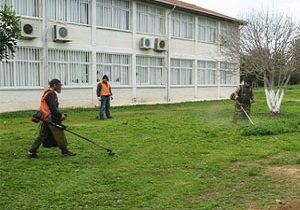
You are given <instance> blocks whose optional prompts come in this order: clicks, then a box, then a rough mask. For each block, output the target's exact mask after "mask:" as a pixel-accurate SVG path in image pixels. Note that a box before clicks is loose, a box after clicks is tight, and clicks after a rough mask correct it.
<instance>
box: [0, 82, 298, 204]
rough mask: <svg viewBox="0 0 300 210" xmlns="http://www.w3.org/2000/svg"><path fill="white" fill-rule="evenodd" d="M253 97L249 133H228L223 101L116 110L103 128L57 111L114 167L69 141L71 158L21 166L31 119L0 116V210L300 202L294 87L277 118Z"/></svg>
mask: <svg viewBox="0 0 300 210" xmlns="http://www.w3.org/2000/svg"><path fill="white" fill-rule="evenodd" d="M62 94H63V92H62ZM255 94H256V103H255V104H253V106H252V116H251V117H252V119H253V121H254V123H255V125H254V126H252V125H251V124H250V123H249V122H247V121H245V122H242V123H239V124H233V123H232V116H233V108H234V104H233V103H234V102H233V101H230V100H221V101H205V102H193V103H180V104H167V105H141V106H128V107H114V108H112V114H113V119H111V120H106V121H99V120H97V119H96V118H95V117H96V115H97V114H98V111H97V110H96V109H66V110H64V112H66V113H67V114H68V117H69V119H68V120H67V121H66V122H65V125H67V126H68V129H69V130H71V131H74V132H76V133H79V134H81V135H83V136H85V137H87V138H89V139H91V140H93V141H95V142H97V143H99V144H102V145H104V146H107V147H109V148H112V149H113V151H114V152H116V153H117V155H116V156H115V157H110V156H108V155H107V153H106V151H105V150H102V149H101V148H99V147H97V146H95V145H93V144H91V143H89V142H87V141H85V140H83V139H80V138H78V137H76V136H74V135H72V134H70V133H66V135H67V139H68V141H69V148H70V150H71V151H74V152H76V153H77V156H74V157H62V156H61V155H60V151H59V150H58V149H57V148H52V149H47V148H42V147H41V148H40V150H39V152H40V154H39V158H37V159H28V158H27V157H26V152H27V150H28V148H29V147H30V145H31V144H32V142H33V140H34V138H35V137H36V135H37V133H38V125H37V124H34V123H32V122H31V114H32V112H29V111H27V112H15V113H2V114H0V142H1V151H0V156H1V165H0V169H1V174H0V175H1V181H0V185H1V196H0V209H13V210H14V209H51V210H52V209H86V210H90V209H105V210H106V209H155V210H157V209H170V210H171V209H172V210H174V209H180V210H182V209H203V210H204V209H205V210H215V209H216V210H218V209H220V210H242V209H250V208H257V209H258V208H263V209H270V208H271V207H272V206H273V205H274V203H275V200H276V199H282V200H285V201H292V200H295V199H299V198H300V181H299V180H300V176H299V173H300V172H299V171H300V141H299V139H300V112H299V110H300V106H299V105H300V86H291V87H289V89H288V90H287V92H286V97H285V99H284V101H283V104H282V109H281V114H280V115H278V116H270V115H269V114H268V109H267V106H266V102H265V101H264V94H263V90H262V89H259V90H255ZM115 100H117V99H115ZM37 103H38V102H37ZM292 172H294V173H292Z"/></svg>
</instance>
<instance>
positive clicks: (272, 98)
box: [265, 87, 284, 115]
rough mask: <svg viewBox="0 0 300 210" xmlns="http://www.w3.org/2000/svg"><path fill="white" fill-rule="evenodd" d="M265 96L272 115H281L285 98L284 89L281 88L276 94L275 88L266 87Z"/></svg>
mask: <svg viewBox="0 0 300 210" xmlns="http://www.w3.org/2000/svg"><path fill="white" fill-rule="evenodd" d="M265 95H266V100H267V104H268V107H269V110H270V113H271V114H272V115H276V114H279V113H280V106H281V102H282V99H283V96H284V89H283V88H279V89H278V90H277V91H276V92H275V90H274V89H273V88H271V89H268V88H266V87H265Z"/></svg>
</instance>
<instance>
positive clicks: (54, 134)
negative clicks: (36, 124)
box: [29, 122, 68, 153]
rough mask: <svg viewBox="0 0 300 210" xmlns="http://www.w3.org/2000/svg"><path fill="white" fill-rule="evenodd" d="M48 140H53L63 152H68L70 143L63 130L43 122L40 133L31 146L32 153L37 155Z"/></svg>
mask: <svg viewBox="0 0 300 210" xmlns="http://www.w3.org/2000/svg"><path fill="white" fill-rule="evenodd" d="M47 138H53V140H54V141H55V142H56V144H57V146H58V147H59V148H60V149H61V150H62V151H65V150H67V146H68V142H67V139H66V136H65V133H64V131H63V130H62V129H60V128H57V127H55V126H53V125H50V124H48V123H45V122H43V123H42V124H41V128H40V132H39V135H38V137H37V138H36V139H35V141H34V142H33V144H32V145H31V148H30V150H29V151H30V152H33V153H36V152H37V150H38V148H39V147H40V146H41V144H42V143H43V142H45V141H46V139H47Z"/></svg>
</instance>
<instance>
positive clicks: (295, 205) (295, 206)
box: [247, 200, 300, 210]
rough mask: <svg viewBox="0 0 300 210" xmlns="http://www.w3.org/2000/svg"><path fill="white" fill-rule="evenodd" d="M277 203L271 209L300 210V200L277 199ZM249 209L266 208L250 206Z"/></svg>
mask: <svg viewBox="0 0 300 210" xmlns="http://www.w3.org/2000/svg"><path fill="white" fill-rule="evenodd" d="M276 203H277V204H276V205H275V206H272V207H271V210H300V200H294V201H291V202H284V201H280V200H276ZM268 209H270V208H268ZM247 210H265V209H257V208H250V209H247Z"/></svg>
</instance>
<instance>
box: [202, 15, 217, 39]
mask: <svg viewBox="0 0 300 210" xmlns="http://www.w3.org/2000/svg"><path fill="white" fill-rule="evenodd" d="M198 30H199V33H198V35H199V37H198V40H199V41H201V42H213V43H215V42H216V40H217V21H215V20H212V19H210V18H206V17H199V26H198Z"/></svg>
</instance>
